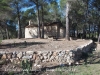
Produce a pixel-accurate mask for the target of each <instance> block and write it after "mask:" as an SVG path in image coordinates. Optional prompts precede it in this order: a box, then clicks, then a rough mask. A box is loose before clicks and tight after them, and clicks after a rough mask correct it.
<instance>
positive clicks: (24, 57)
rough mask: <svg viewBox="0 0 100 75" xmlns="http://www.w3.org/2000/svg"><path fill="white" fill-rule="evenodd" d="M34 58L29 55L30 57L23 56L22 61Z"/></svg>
mask: <svg viewBox="0 0 100 75" xmlns="http://www.w3.org/2000/svg"><path fill="white" fill-rule="evenodd" d="M31 58H32V55H29V56H23V57H22V59H31Z"/></svg>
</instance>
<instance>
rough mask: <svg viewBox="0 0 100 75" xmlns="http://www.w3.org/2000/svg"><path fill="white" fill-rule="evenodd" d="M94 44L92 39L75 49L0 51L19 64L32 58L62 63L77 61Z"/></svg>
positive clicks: (33, 59)
mask: <svg viewBox="0 0 100 75" xmlns="http://www.w3.org/2000/svg"><path fill="white" fill-rule="evenodd" d="M92 45H93V41H92V40H90V41H89V42H88V43H87V44H84V45H81V46H79V47H77V48H75V49H73V50H56V51H52V50H51V51H46V50H44V51H25V52H24V51H23V52H17V51H14V52H5V51H0V57H1V59H6V60H9V61H10V62H12V63H15V64H18V63H20V62H21V61H22V60H26V59H28V60H32V61H33V63H34V64H37V65H39V64H41V63H43V62H57V63H59V64H60V63H61V64H65V63H66V64H69V65H70V64H71V63H75V62H76V61H77V60H78V59H80V56H81V54H82V52H88V51H89V50H90V48H91V47H92Z"/></svg>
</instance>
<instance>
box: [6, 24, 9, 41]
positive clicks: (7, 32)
mask: <svg viewBox="0 0 100 75" xmlns="http://www.w3.org/2000/svg"><path fill="white" fill-rule="evenodd" d="M6 26H7V25H6ZM6 35H7V39H9V31H8V26H7V27H6Z"/></svg>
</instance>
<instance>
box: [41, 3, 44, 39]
mask: <svg viewBox="0 0 100 75" xmlns="http://www.w3.org/2000/svg"><path fill="white" fill-rule="evenodd" d="M41 9H42V38H44V13H43V5H42V8H41Z"/></svg>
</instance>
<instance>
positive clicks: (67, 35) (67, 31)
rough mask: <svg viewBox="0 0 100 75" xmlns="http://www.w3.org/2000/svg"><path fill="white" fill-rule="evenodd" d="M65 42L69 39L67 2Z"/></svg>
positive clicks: (67, 6)
mask: <svg viewBox="0 0 100 75" xmlns="http://www.w3.org/2000/svg"><path fill="white" fill-rule="evenodd" d="M66 40H70V39H69V2H67V3H66Z"/></svg>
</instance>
